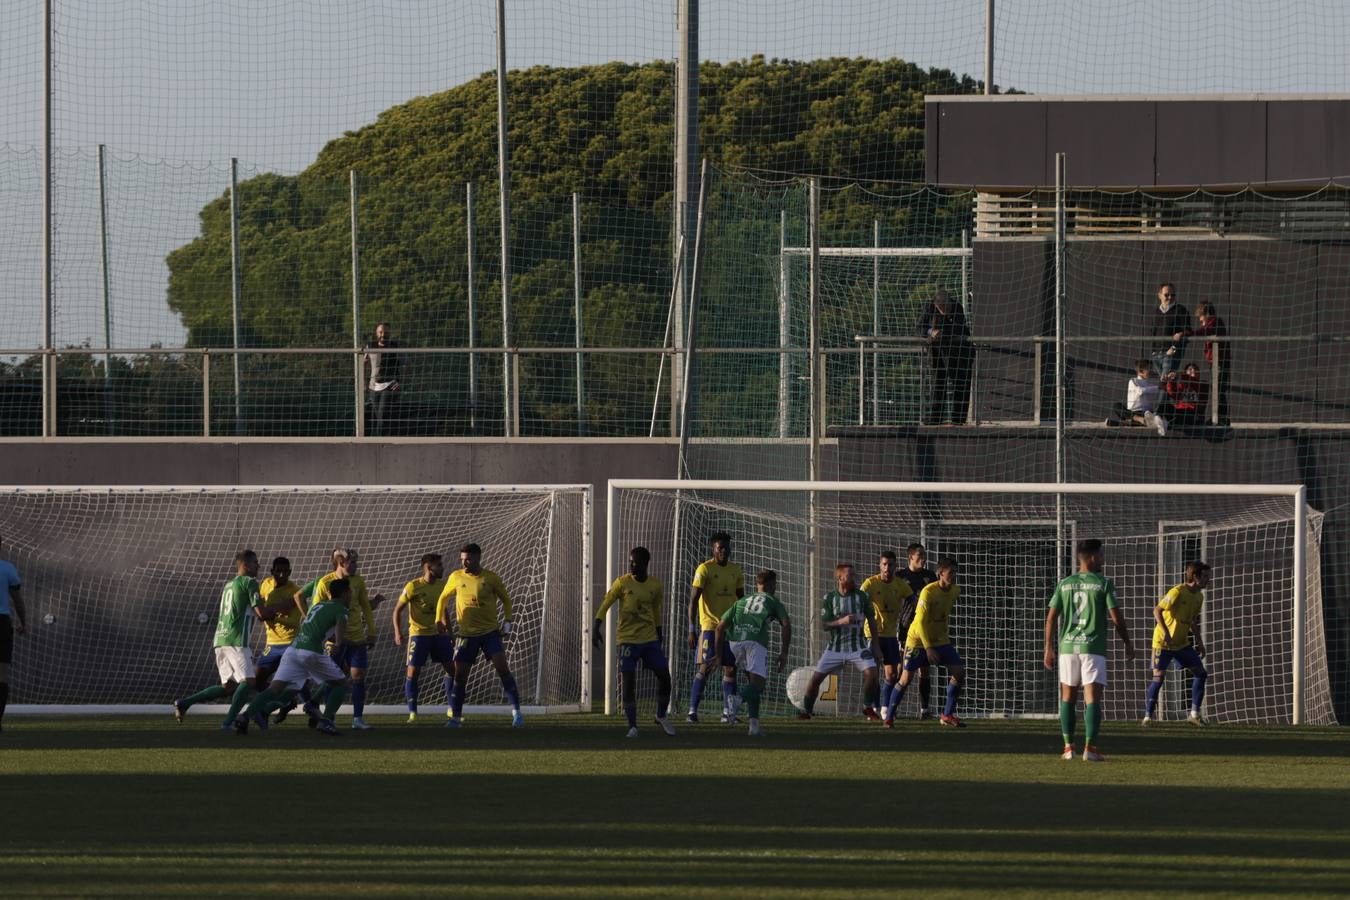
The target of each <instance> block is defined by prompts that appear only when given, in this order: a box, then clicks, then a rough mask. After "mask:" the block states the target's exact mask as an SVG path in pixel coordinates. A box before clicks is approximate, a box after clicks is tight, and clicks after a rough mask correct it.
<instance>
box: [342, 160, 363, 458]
mask: <svg viewBox="0 0 1350 900" xmlns="http://www.w3.org/2000/svg"><path fill="white" fill-rule="evenodd" d="M347 177H348V181H349V183H350V188H351V200H350V204H351V220H352V370H353V373H354V374H353V377H354V380H355V393H354V395H353V398H352V412H353V414H354V418H353V421H354V422H355V430H356V436H357V437H365V436H366V392H365V391H364V390H363V389H362V388H363V385H362V383H361V382H362V381H363V378H362V375H364V374H365V363H364V362H363V361H362V354H361V240H360V232H359V231H358V221H359V220H358V217H357V203H358V200H359V198H360V194H359V193H358V190H357V185H356V170H355V169H351V170H350V171H348V173H347Z"/></svg>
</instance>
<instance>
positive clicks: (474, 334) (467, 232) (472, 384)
mask: <svg viewBox="0 0 1350 900" xmlns="http://www.w3.org/2000/svg"><path fill="white" fill-rule="evenodd" d="M473 225H474V214H473V182H472V181H470V182H467V183H465V185H464V252H465V255H466V256H467V257H468V267H469V271H468V276H467V278H466V280H465V288H466V290H465V299H466V300H467V303H466V307H467V308H466V310H465V315H466V316H467V317H468V321H469V337H468V341H469V349H470V350H472V349H473V348H474V347H476V346H477V344H478V313H477V311H476V310H475V309H474V299H475V297H474V283H473V282H474V275H475V271H474V270H475V269H476V268H477V264H478V261H477V259H476V257H477V253H476V250H475V244H474V237H473V231H474V229H473ZM468 357H469V430H470V431H474V430H476V429H477V428H478V355H477V354H476V353H470V354H468Z"/></svg>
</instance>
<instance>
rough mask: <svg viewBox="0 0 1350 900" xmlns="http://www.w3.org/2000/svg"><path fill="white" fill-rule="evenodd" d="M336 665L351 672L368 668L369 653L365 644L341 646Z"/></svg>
mask: <svg viewBox="0 0 1350 900" xmlns="http://www.w3.org/2000/svg"><path fill="white" fill-rule="evenodd" d="M336 662H337V664H338V665H339V666H341V667H342V668H343V669H345V670H346V671H347V672H349V673H350V672H351V670H352V669H368V668H370V652H369V648H368V647H366V645H365V644H343V645H342V652H341V653H339V654H338V656H337V660H336Z"/></svg>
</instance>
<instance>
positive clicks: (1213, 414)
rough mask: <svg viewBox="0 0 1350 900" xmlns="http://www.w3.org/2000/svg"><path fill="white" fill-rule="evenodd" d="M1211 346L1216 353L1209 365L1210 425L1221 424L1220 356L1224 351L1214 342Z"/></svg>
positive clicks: (1218, 343) (1220, 345) (1219, 343)
mask: <svg viewBox="0 0 1350 900" xmlns="http://www.w3.org/2000/svg"><path fill="white" fill-rule="evenodd" d="M1211 346H1212V347H1213V348H1214V353H1213V354H1212V356H1211V358H1210V364H1209V424H1211V425H1218V424H1219V364H1220V362H1219V354H1220V353H1221V352H1222V350H1223V344H1222V343H1221V342H1219V341H1214V342H1213V343H1212V344H1211Z"/></svg>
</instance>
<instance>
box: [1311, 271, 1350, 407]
mask: <svg viewBox="0 0 1350 900" xmlns="http://www.w3.org/2000/svg"><path fill="white" fill-rule="evenodd" d="M1317 327H1318V329H1319V330H1320V331H1321V332H1322V333H1323V334H1328V335H1331V334H1347V335H1350V246H1347V245H1345V244H1321V245H1319V246H1318V248H1317ZM1317 402H1318V404H1319V406H1320V407H1321V408H1322V409H1325V410H1326V411H1327V415H1328V417H1332V416H1339V417H1340V420H1341V421H1343V422H1344V421H1350V352H1343V353H1321V354H1319V355H1318V357H1317Z"/></svg>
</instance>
